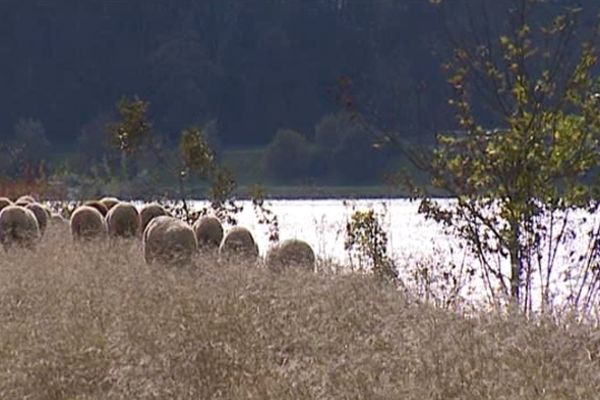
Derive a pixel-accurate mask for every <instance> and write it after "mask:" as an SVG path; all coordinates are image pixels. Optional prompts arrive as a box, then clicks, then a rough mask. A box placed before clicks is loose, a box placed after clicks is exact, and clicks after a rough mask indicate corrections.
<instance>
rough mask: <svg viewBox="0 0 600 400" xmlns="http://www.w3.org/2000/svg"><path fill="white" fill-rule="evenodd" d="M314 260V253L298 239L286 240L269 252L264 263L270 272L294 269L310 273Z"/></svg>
mask: <svg viewBox="0 0 600 400" xmlns="http://www.w3.org/2000/svg"><path fill="white" fill-rule="evenodd" d="M315 259H316V258H315V252H314V251H313V249H312V247H310V245H309V244H308V243H306V242H305V241H303V240H299V239H287V240H284V241H283V242H281V243H279V244H278V245H276V246H275V247H273V248H272V249H271V250H270V251H269V253H268V254H267V259H266V263H267V266H268V267H269V269H271V270H272V271H282V270H284V269H286V268H295V267H300V268H306V270H309V271H312V270H313V269H314V266H315Z"/></svg>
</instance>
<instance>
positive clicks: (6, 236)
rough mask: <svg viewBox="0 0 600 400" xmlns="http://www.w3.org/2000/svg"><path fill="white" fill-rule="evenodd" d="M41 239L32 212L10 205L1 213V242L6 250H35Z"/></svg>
mask: <svg viewBox="0 0 600 400" xmlns="http://www.w3.org/2000/svg"><path fill="white" fill-rule="evenodd" d="M39 239H40V228H39V226H38V221H37V219H36V218H35V215H34V214H33V212H32V211H31V210H28V209H26V208H24V207H21V206H16V205H10V206H7V207H5V208H3V209H2V211H0V242H2V246H3V247H4V250H8V249H10V248H11V247H13V246H18V247H23V248H27V249H31V250H33V249H34V248H35V246H36V244H37V243H38V241H39Z"/></svg>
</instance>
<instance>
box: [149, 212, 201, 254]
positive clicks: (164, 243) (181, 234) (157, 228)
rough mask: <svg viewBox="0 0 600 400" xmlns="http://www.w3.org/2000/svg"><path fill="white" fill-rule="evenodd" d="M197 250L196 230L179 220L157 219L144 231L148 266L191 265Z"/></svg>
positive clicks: (161, 217)
mask: <svg viewBox="0 0 600 400" xmlns="http://www.w3.org/2000/svg"><path fill="white" fill-rule="evenodd" d="M197 249H198V241H197V240H196V235H195V234H194V230H193V229H192V228H191V227H190V226H189V225H188V224H187V223H185V222H183V221H181V220H179V219H177V218H174V217H170V216H166V215H161V216H158V217H155V218H153V219H152V221H150V223H149V224H148V226H147V227H146V229H145V230H144V234H143V252H144V259H145V261H146V263H148V264H154V263H159V264H162V265H167V266H184V265H190V264H191V263H192V260H193V257H194V255H195V254H196V251H197Z"/></svg>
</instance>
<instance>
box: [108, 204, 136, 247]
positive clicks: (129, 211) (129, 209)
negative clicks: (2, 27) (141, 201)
mask: <svg viewBox="0 0 600 400" xmlns="http://www.w3.org/2000/svg"><path fill="white" fill-rule="evenodd" d="M106 224H107V225H108V234H109V236H110V237H113V238H132V237H135V236H137V235H138V234H139V233H140V225H141V220H140V214H139V213H138V210H137V208H135V206H134V205H133V204H131V203H124V202H121V203H118V204H116V205H114V206H113V207H112V208H111V209H110V210H109V211H108V214H106Z"/></svg>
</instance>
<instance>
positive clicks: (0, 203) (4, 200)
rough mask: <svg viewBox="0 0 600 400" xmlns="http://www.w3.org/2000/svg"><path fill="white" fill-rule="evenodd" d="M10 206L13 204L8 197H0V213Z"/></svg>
mask: <svg viewBox="0 0 600 400" xmlns="http://www.w3.org/2000/svg"><path fill="white" fill-rule="evenodd" d="M12 204H13V202H12V201H10V199H9V198H8V197H0V211H2V209H3V208H4V207H8V206H10V205H12Z"/></svg>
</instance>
